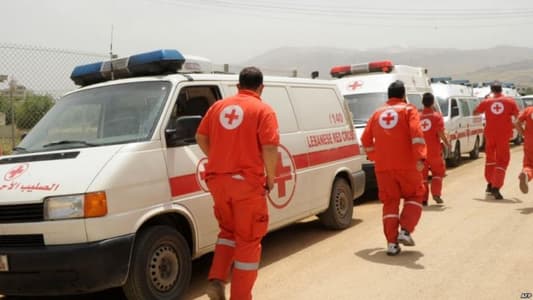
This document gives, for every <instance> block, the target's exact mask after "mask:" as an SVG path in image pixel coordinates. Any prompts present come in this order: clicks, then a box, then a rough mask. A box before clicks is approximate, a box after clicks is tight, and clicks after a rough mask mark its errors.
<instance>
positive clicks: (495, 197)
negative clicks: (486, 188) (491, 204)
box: [492, 188, 503, 200]
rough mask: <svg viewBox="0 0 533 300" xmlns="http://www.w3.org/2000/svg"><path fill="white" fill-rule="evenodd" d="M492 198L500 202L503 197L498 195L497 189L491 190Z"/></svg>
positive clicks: (498, 190)
mask: <svg viewBox="0 0 533 300" xmlns="http://www.w3.org/2000/svg"><path fill="white" fill-rule="evenodd" d="M492 196H494V199H496V200H502V199H503V196H502V194H501V193H500V189H499V188H492Z"/></svg>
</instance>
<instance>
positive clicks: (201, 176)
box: [196, 157, 209, 192]
mask: <svg viewBox="0 0 533 300" xmlns="http://www.w3.org/2000/svg"><path fill="white" fill-rule="evenodd" d="M205 165H207V157H204V158H202V159H200V160H199V161H198V164H197V165H196V182H197V183H198V185H199V186H200V188H201V189H202V191H204V192H209V188H208V187H207V183H206V182H205Z"/></svg>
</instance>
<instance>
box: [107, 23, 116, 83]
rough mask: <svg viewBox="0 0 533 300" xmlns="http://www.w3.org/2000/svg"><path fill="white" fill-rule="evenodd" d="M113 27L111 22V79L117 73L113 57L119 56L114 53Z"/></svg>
mask: <svg viewBox="0 0 533 300" xmlns="http://www.w3.org/2000/svg"><path fill="white" fill-rule="evenodd" d="M113 29H114V28H113V24H111V41H110V43H109V58H110V60H111V61H110V63H109V67H110V68H111V80H114V79H115V73H114V72H113V59H114V58H116V57H117V56H116V55H114V54H113Z"/></svg>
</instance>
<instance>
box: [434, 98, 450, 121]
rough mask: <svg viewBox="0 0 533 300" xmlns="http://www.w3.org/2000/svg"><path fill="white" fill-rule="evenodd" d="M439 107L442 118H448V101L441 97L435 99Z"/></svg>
mask: <svg viewBox="0 0 533 300" xmlns="http://www.w3.org/2000/svg"><path fill="white" fill-rule="evenodd" d="M436 98H437V101H438V103H439V106H440V111H441V114H442V116H443V117H447V116H448V99H447V98H442V97H436Z"/></svg>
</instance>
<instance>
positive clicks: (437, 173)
mask: <svg viewBox="0 0 533 300" xmlns="http://www.w3.org/2000/svg"><path fill="white" fill-rule="evenodd" d="M420 126H421V127H422V131H423V132H424V139H425V140H426V146H427V159H426V163H425V164H424V171H422V176H423V177H424V185H425V187H426V195H425V197H424V200H425V201H427V200H428V196H429V195H428V194H429V182H428V175H429V170H431V195H433V196H440V195H441V192H442V179H443V178H444V174H445V173H446V165H445V164H444V160H443V159H442V147H441V144H440V137H439V132H443V131H444V120H443V118H442V115H441V114H439V113H438V112H436V111H434V110H432V109H431V108H424V110H423V111H422V113H421V114H420Z"/></svg>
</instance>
